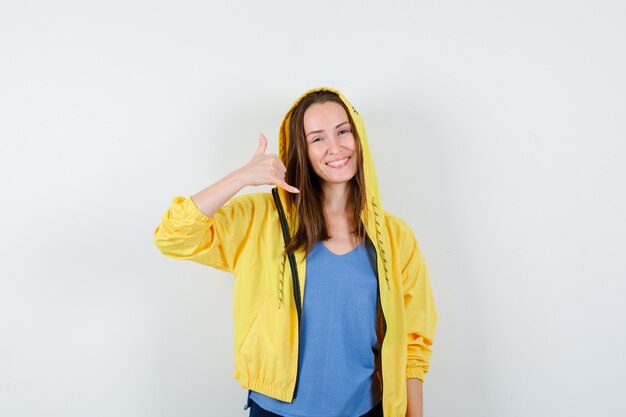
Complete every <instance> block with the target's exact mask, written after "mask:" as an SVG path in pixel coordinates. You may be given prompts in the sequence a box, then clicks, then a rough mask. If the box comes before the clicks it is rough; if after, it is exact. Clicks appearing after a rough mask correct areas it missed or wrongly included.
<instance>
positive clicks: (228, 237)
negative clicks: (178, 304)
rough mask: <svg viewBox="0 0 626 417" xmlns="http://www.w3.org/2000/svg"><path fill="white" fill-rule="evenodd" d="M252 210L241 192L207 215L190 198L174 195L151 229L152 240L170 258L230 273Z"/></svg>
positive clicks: (247, 199)
mask: <svg viewBox="0 0 626 417" xmlns="http://www.w3.org/2000/svg"><path fill="white" fill-rule="evenodd" d="M253 211H254V210H253V207H252V201H251V199H249V198H247V197H246V195H245V194H244V195H241V196H237V197H234V198H232V199H231V200H230V201H229V202H228V203H226V204H225V205H224V206H222V207H220V208H219V209H218V210H217V211H216V212H215V214H214V215H213V216H211V217H208V216H206V215H205V214H204V213H203V212H201V211H200V210H199V209H198V208H197V207H196V205H195V204H194V202H193V200H192V199H191V197H181V196H177V197H174V198H173V199H172V202H171V205H170V208H169V209H168V210H167V211H166V212H165V213H164V214H163V216H162V217H161V224H159V226H157V228H156V229H155V230H154V243H155V245H156V246H157V248H159V250H160V251H161V252H162V253H163V254H164V255H166V256H169V257H171V258H175V259H185V260H190V261H194V262H198V263H200V264H203V265H208V266H211V267H214V268H217V269H220V270H222V271H226V272H232V271H233V270H234V269H235V265H236V262H237V258H238V254H239V252H240V249H241V247H242V245H243V243H244V241H245V237H246V236H247V231H248V230H247V229H248V228H249V227H250V224H251V216H252V213H253Z"/></svg>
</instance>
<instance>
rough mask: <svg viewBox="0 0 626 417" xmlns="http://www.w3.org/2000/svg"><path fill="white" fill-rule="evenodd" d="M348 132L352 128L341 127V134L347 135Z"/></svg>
mask: <svg viewBox="0 0 626 417" xmlns="http://www.w3.org/2000/svg"><path fill="white" fill-rule="evenodd" d="M348 133H350V129H341V130H340V131H339V134H340V135H345V134H348Z"/></svg>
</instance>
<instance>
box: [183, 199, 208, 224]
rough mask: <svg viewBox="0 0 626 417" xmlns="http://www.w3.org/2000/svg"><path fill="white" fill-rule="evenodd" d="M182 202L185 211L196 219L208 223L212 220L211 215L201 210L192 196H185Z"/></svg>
mask: <svg viewBox="0 0 626 417" xmlns="http://www.w3.org/2000/svg"><path fill="white" fill-rule="evenodd" d="M182 204H183V211H184V212H185V214H187V215H188V216H189V217H191V218H193V219H195V220H199V221H201V222H205V223H208V222H210V221H211V218H210V217H208V216H207V215H206V214H204V213H203V212H201V211H200V209H199V208H198V207H197V206H196V204H195V203H194V202H193V200H192V199H191V196H189V197H187V198H185V200H183V203H182Z"/></svg>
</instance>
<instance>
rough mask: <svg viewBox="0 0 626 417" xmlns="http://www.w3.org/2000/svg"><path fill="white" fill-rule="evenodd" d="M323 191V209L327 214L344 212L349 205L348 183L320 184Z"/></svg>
mask: <svg viewBox="0 0 626 417" xmlns="http://www.w3.org/2000/svg"><path fill="white" fill-rule="evenodd" d="M322 190H323V191H324V210H326V212H327V213H329V214H340V213H346V212H347V211H348V210H349V209H350V207H349V205H348V195H349V190H350V189H349V187H348V183H347V182H345V183H341V184H331V183H325V184H323V185H322Z"/></svg>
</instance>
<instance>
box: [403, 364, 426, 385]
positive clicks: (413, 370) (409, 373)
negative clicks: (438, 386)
mask: <svg viewBox="0 0 626 417" xmlns="http://www.w3.org/2000/svg"><path fill="white" fill-rule="evenodd" d="M406 378H407V379H409V378H417V379H419V380H420V381H422V382H424V370H423V369H422V368H420V367H419V366H409V367H407V368H406Z"/></svg>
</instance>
